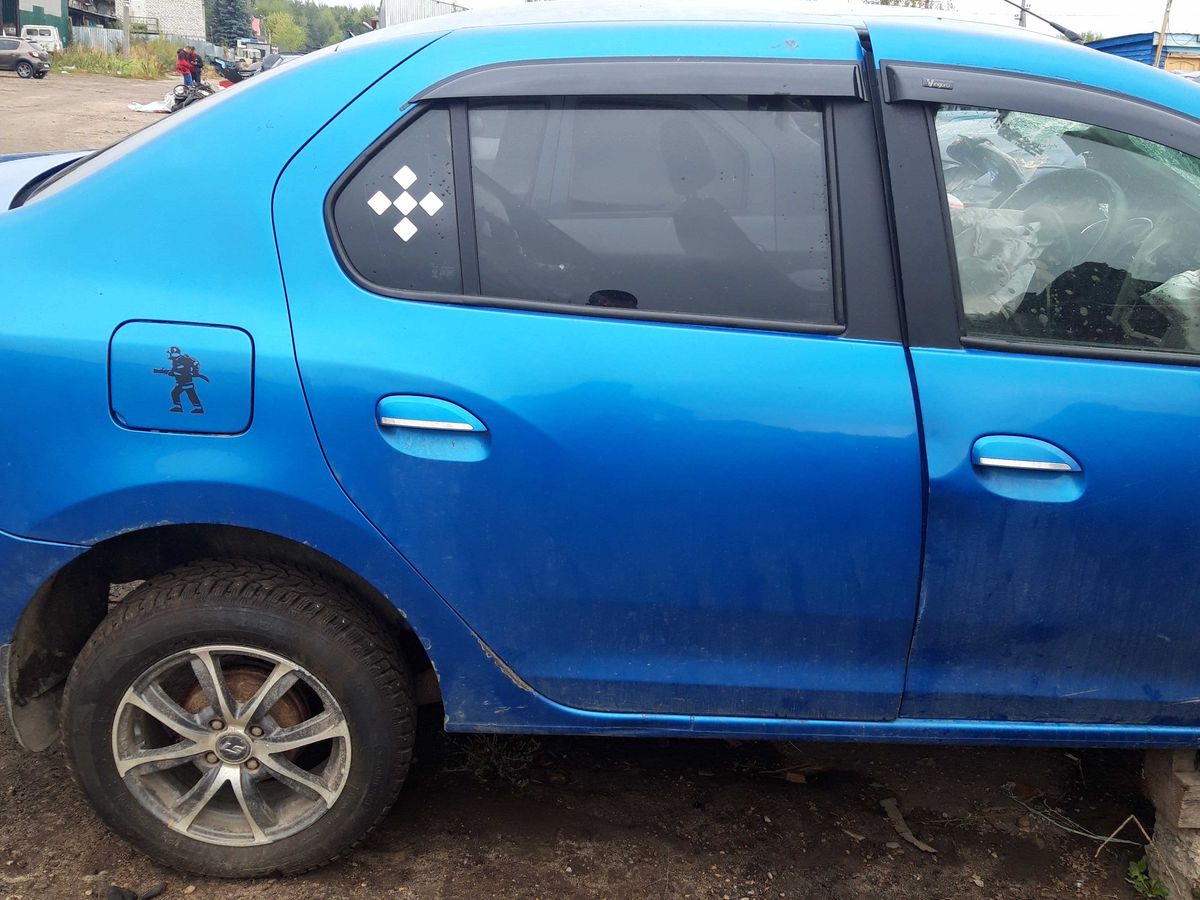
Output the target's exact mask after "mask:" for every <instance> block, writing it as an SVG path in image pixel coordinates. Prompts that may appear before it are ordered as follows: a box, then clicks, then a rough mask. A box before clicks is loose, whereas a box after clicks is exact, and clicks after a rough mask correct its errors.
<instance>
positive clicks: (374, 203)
mask: <svg viewBox="0 0 1200 900" xmlns="http://www.w3.org/2000/svg"><path fill="white" fill-rule="evenodd" d="M419 180H420V179H419V177H418V176H417V173H416V172H414V171H413V170H412V169H410V168H409V167H408V166H401V167H400V169H399V170H398V171H397V172H396V173H395V174H394V175H392V181H394V182H396V184H398V185H400V188H401V191H400V196H398V197H396V198H395V199H392V198H391V197H389V196H388V195H387V194H385V193H384V192H383V191H376V192H375V194H374V195H373V196H372V197H371V199H370V200H368V201H367V206H369V207H371V212H373V213H375V215H377V216H382V215H383V214H384V213H385V212H387V211H388V210H389V209H391V208H392V207H393V206H394V207H395V208H396V209H397V210H399V211H400V215H401V217H402V218H401V219H400V221H399V222H398V223H397V224H396V226H395V227H394V228H393V229H392V231H393V232H395V234H396V237H398V238H400V240H402V241H404V242H405V243H408V242H409V241H410V240H412V236H413V235H414V234H416V233H417V232H418V231H419V230H420V229H419V228H418V227H417V225H416V223H414V222H413V220H412V219H410V218H409V215H410V214H411V213H412V212H413V210H415V209H416V208H417V207H420V208H421V211H422V212H424V213H425V215H427V216H429V217H430V218H433V217H434V216H436V215H437V214H438V212H439V211H440V210H441V208H442V207H443V206H445V205H446V204H445V203H444V202H443V200H442V198H441V197H439V196H438V195H437V194H435V193H434V192H433V191H429V192H428V193H427V194H425V196H424V197H422V198H421V199H420V200H418V199H417V198H416V197H414V196H413V195H412V194H410V193H409V192H408V190H409V188H411V187H412V186H413V185H414V184H416V183H417V181H419Z"/></svg>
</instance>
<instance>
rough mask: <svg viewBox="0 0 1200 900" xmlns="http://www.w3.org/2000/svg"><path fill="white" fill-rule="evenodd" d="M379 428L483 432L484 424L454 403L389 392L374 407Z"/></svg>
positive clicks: (484, 430)
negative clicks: (389, 393)
mask: <svg viewBox="0 0 1200 900" xmlns="http://www.w3.org/2000/svg"><path fill="white" fill-rule="evenodd" d="M375 420H376V421H377V422H378V423H379V427H380V428H415V429H419V430H421V431H455V432H476V433H483V432H486V431H487V426H486V425H484V424H483V423H482V422H481V421H479V419H477V418H475V416H473V415H471V413H469V412H467V411H466V410H465V409H463V408H462V407H461V406H459V405H458V404H457V403H451V402H450V401H449V400H442V399H440V398H438V397H422V396H420V395H418V394H392V395H390V396H388V397H384V398H383V399H382V400H380V401H379V403H378V405H377V406H376V407H375Z"/></svg>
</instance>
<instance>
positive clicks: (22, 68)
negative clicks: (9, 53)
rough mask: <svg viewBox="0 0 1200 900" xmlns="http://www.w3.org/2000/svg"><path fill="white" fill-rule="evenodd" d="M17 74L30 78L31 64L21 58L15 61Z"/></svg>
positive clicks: (31, 74) (31, 75)
mask: <svg viewBox="0 0 1200 900" xmlns="http://www.w3.org/2000/svg"><path fill="white" fill-rule="evenodd" d="M17 74H18V75H19V76H20V77H22V78H32V77H33V64H32V63H29V62H26V61H25V60H21V61H20V62H19V63H17Z"/></svg>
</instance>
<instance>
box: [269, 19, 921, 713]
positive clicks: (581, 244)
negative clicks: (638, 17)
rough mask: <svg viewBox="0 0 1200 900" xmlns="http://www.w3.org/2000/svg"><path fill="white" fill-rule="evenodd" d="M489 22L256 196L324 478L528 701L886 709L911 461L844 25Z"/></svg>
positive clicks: (904, 622) (862, 105)
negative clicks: (500, 25) (266, 208)
mask: <svg viewBox="0 0 1200 900" xmlns="http://www.w3.org/2000/svg"><path fill="white" fill-rule="evenodd" d="M498 32H504V34H500V33H498ZM498 32H488V31H472V32H462V33H455V34H452V35H451V36H449V37H447V38H445V39H443V40H442V41H439V42H438V43H437V44H435V45H433V46H431V47H429V48H427V49H426V50H424V51H422V52H421V53H420V54H418V55H417V56H416V57H415V58H414V59H413V60H411V61H410V62H409V63H406V64H405V65H404V66H403V67H401V69H400V70H398V71H397V72H395V73H394V74H393V75H392V76H389V77H388V78H387V79H385V80H384V81H382V82H380V84H378V85H376V86H375V87H374V88H372V89H371V90H370V91H369V92H367V94H365V95H364V96H363V97H362V98H360V99H359V100H358V101H356V102H355V103H354V104H353V105H351V106H350V107H349V109H348V110H347V111H346V112H344V113H343V114H342V115H341V116H340V117H339V118H338V119H337V120H335V121H334V122H333V123H332V124H331V125H330V126H329V127H328V128H326V129H325V131H323V132H322V133H321V134H319V135H318V136H317V137H316V138H315V139H314V140H313V141H312V142H311V143H310V144H309V145H307V146H306V147H305V148H304V149H303V150H302V151H301V152H300V153H299V155H298V156H297V157H296V159H295V160H294V161H293V163H292V164H291V165H290V166H289V168H288V169H287V171H286V172H285V173H284V175H283V177H282V179H281V181H280V183H279V185H278V188H277V191H276V205H275V217H276V228H277V233H278V239H279V246H280V251H281V258H282V262H283V271H284V276H285V280H286V284H287V291H288V299H289V304H290V307H291V312H292V317H293V327H294V331H295V339H296V350H297V354H298V358H299V365H300V371H301V375H302V377H303V381H304V386H305V390H306V392H307V396H308V400H309V403H310V405H311V409H312V414H313V418H314V421H315V423H316V427H317V430H318V432H319V434H320V437H321V441H322V444H323V446H324V448H325V451H326V453H327V456H328V459H329V462H330V464H331V466H332V468H333V471H334V472H335V474H336V476H337V478H338V479H339V481H340V482H341V484H342V486H343V487H344V488H345V490H346V491H347V493H348V494H349V496H350V497H351V498H353V500H354V501H355V502H356V503H357V504H358V505H359V506H360V507H361V508H362V510H363V511H364V512H365V513H366V514H367V515H368V516H369V517H370V518H371V519H372V521H374V522H375V524H376V525H377V526H378V527H379V528H380V529H381V530H382V531H383V532H384V533H385V534H386V535H387V536H388V537H389V538H390V539H391V540H392V541H393V542H394V544H395V545H396V546H397V548H399V549H400V551H401V552H403V553H404V554H405V555H406V556H407V558H408V559H409V560H410V561H411V562H412V563H413V565H414V566H415V567H416V568H417V569H418V570H419V571H420V572H421V573H422V574H423V575H424V576H425V577H426V578H427V579H428V580H429V582H430V583H431V584H432V585H433V586H434V587H435V588H436V589H437V590H438V591H439V592H441V594H442V596H443V597H444V598H445V600H446V602H447V603H449V604H450V605H451V606H452V607H453V608H454V609H455V610H456V611H457V612H458V613H459V614H460V615H461V616H462V618H463V619H464V620H465V621H466V622H467V623H468V624H469V625H470V626H471V627H472V628H473V629H474V630H475V631H476V633H477V634H478V636H479V638H480V640H481V642H482V643H483V644H484V645H485V649H486V650H487V652H489V653H492V654H494V655H496V656H497V657H499V658H500V659H502V660H503V661H504V664H505V665H506V670H507V671H510V672H512V673H513V674H514V677H518V678H519V679H521V680H522V681H523V682H525V683H527V684H529V685H530V686H532V687H533V688H534V689H536V690H537V691H539V692H541V693H543V694H544V695H546V696H547V697H550V698H551V699H553V700H556V701H558V702H561V703H563V704H566V705H569V706H572V707H577V708H583V709H589V710H602V711H625V712H656V713H681V714H711V715H744V716H782V717H810V718H842V719H875V720H878V719H888V718H892V717H894V716H895V714H896V710H897V708H898V704H899V697H900V689H901V685H902V683H903V675H904V667H905V659H906V653H907V649H908V642H909V638H910V636H911V630H912V622H913V614H914V609H915V597H916V575H917V559H918V555H919V545H920V534H921V470H920V452H919V446H918V439H917V432H916V419H915V412H914V405H913V397H912V391H911V386H910V382H909V376H908V370H907V365H906V360H905V354H904V349H903V346H902V344H901V343H900V340H899V323H898V316H897V312H896V301H895V292H894V284H893V275H892V270H891V256H890V253H889V251H888V240H887V230H886V219H885V213H884V208H883V203H882V189H881V171H880V165H879V159H878V155H877V150H876V140H875V134H874V126H873V117H872V110H871V106H870V104H869V103H868V101H867V100H866V99H865V97H864V92H863V90H862V83H863V82H862V69H861V56H862V54H861V48H860V46H859V43H858V37H857V35H856V34H855V32H854V31H853V30H852V29H850V28H834V27H811V28H807V29H797V28H793V27H790V26H789V27H787V28H782V27H779V26H728V25H722V26H721V27H720V28H717V27H715V26H710V27H707V28H705V27H703V26H697V27H694V28H693V27H689V28H687V29H682V28H679V27H674V26H672V27H668V26H660V25H645V24H643V25H640V26H636V27H635V26H603V27H602V26H593V27H590V28H582V29H580V28H566V27H564V28H556V29H549V28H546V29H536V30H530V31H512V30H510V29H499V30H498ZM767 47H770V48H775V49H773V50H772V51H770V52H771V53H773V54H777V55H776V56H774V57H773V58H771V59H753V57H758V56H761V54H762V53H763V52H764V50H763V49H762V48H767ZM514 57H516V58H517V59H518V60H519V61H520V62H521V64H519V65H511V64H509V62H510V61H511V60H512V59H513V58H514ZM532 61H537V62H532ZM464 68H466V69H469V70H470V71H468V72H466V73H465V74H460V73H461V70H463V69H464ZM409 98H415V100H414V101H413V102H411V103H406V101H408V100H409ZM322 209H324V211H325V212H324V215H322V212H321V211H322ZM394 599H395V600H396V602H397V603H398V604H399V605H400V606H401V607H403V598H394ZM450 715H451V716H452V717H453V711H450Z"/></svg>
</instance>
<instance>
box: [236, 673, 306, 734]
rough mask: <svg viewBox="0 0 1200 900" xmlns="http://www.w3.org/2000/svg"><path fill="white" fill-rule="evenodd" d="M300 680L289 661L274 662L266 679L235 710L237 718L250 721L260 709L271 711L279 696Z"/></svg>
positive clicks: (266, 711) (244, 721) (240, 720)
mask: <svg viewBox="0 0 1200 900" xmlns="http://www.w3.org/2000/svg"><path fill="white" fill-rule="evenodd" d="M299 680H300V675H299V673H298V672H297V671H296V667H295V666H293V665H291V664H290V663H284V662H281V663H276V664H275V668H274V669H273V670H272V671H271V674H270V675H268V676H267V680H266V681H264V682H263V683H262V687H260V688H259V689H258V690H257V691H255V693H254V696H253V697H251V698H250V699H249V700H247V701H246V702H245V704H243V705H242V706H241V707H240V708H239V709H238V711H237V720H238V721H239V722H242V723H246V722H249V721H251V720H252V719H253V718H254V717H255V715H257V714H258V712H259V710H260V709H261V710H262V712H263V713H264V714H265V713H268V712H270V711H271V707H273V706H274V705H275V704H276V703H278V702H279V700H280V698H282V697H283V695H284V694H286V693H287V692H288V691H290V690H291V689H292V687H293V686H294V685H295V684H296V682H297V681H299Z"/></svg>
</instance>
